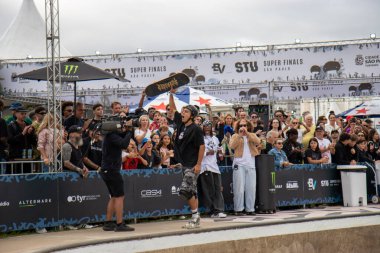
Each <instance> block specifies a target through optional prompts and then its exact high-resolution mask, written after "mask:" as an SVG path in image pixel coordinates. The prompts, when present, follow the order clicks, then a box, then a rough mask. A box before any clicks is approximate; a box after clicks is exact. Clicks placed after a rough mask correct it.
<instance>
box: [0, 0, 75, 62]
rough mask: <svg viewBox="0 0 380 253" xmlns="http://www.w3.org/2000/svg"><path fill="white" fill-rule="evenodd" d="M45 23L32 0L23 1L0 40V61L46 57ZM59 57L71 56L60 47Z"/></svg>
mask: <svg viewBox="0 0 380 253" xmlns="http://www.w3.org/2000/svg"><path fill="white" fill-rule="evenodd" d="M45 29H46V28H45V21H44V20H43V19H42V17H41V15H40V13H39V12H38V10H37V8H36V6H35V4H34V2H33V0H24V1H23V3H22V5H21V8H20V10H19V12H18V14H17V16H16V17H15V19H14V20H13V21H12V23H11V24H10V25H9V27H8V29H7V30H6V31H5V33H4V34H3V36H2V37H1V38H0V59H25V58H26V57H27V56H31V57H33V58H40V57H46V34H45ZM61 56H71V54H70V53H69V51H67V50H66V49H65V48H64V47H63V46H62V45H61Z"/></svg>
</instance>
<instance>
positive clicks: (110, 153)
mask: <svg viewBox="0 0 380 253" xmlns="http://www.w3.org/2000/svg"><path fill="white" fill-rule="evenodd" d="M127 125H128V126H131V125H132V121H128V122H127ZM121 131H123V132H121ZM132 136H133V132H132V130H131V129H130V128H128V131H127V128H125V127H124V128H123V129H122V130H120V132H117V131H113V132H110V133H107V134H105V136H104V139H103V147H102V149H103V157H102V166H101V170H100V175H101V177H102V178H103V181H104V182H105V184H106V186H107V188H108V191H109V193H110V196H111V198H110V200H109V201H108V205H107V216H106V222H105V224H104V226H103V230H104V231H116V232H119V231H134V230H135V229H134V228H132V227H129V226H127V225H125V224H124V223H123V208H124V181H123V177H122V176H121V174H120V169H121V150H122V149H126V148H127V147H128V145H129V142H130V140H131V138H132ZM114 213H115V214H116V225H115V223H114V222H112V217H113V214H114Z"/></svg>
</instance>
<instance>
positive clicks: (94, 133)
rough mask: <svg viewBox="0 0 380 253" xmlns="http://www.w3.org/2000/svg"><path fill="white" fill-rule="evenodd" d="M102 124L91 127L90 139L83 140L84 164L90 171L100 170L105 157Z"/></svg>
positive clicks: (89, 130) (89, 131)
mask: <svg viewBox="0 0 380 253" xmlns="http://www.w3.org/2000/svg"><path fill="white" fill-rule="evenodd" d="M100 126H101V124H97V125H90V127H89V129H88V135H89V136H88V137H86V138H83V143H84V144H83V146H82V153H83V162H84V164H85V165H86V166H87V167H88V168H89V169H90V170H99V169H100V166H101V164H102V156H103V150H102V146H103V136H102V135H101V133H100Z"/></svg>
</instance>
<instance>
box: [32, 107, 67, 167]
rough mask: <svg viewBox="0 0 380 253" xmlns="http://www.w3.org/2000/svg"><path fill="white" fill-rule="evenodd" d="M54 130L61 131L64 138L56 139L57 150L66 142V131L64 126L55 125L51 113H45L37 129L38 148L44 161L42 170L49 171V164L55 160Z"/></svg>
mask: <svg viewBox="0 0 380 253" xmlns="http://www.w3.org/2000/svg"><path fill="white" fill-rule="evenodd" d="M54 130H55V131H57V133H59V132H61V136H62V138H59V139H57V140H56V143H55V148H56V149H57V150H59V149H60V147H61V146H62V145H63V144H64V143H65V142H66V141H65V140H66V133H65V132H64V130H63V128H62V126H60V125H57V126H54V118H53V115H52V114H51V113H48V114H46V115H45V117H44V118H43V120H42V123H41V125H40V127H39V128H38V130H37V137H38V140H37V150H38V151H39V152H40V154H41V159H42V160H43V161H44V164H43V166H42V172H49V165H50V164H51V163H52V162H53V154H54V150H53V144H54Z"/></svg>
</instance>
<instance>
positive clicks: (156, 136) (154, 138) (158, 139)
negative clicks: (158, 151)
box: [150, 133, 160, 148]
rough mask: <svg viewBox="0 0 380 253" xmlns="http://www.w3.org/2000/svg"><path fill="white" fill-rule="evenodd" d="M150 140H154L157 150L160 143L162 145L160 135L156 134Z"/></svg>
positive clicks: (154, 146)
mask: <svg viewBox="0 0 380 253" xmlns="http://www.w3.org/2000/svg"><path fill="white" fill-rule="evenodd" d="M150 139H151V140H152V144H153V148H156V147H157V146H158V143H160V135H159V134H158V133H154V134H152V136H151V138H150Z"/></svg>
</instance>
